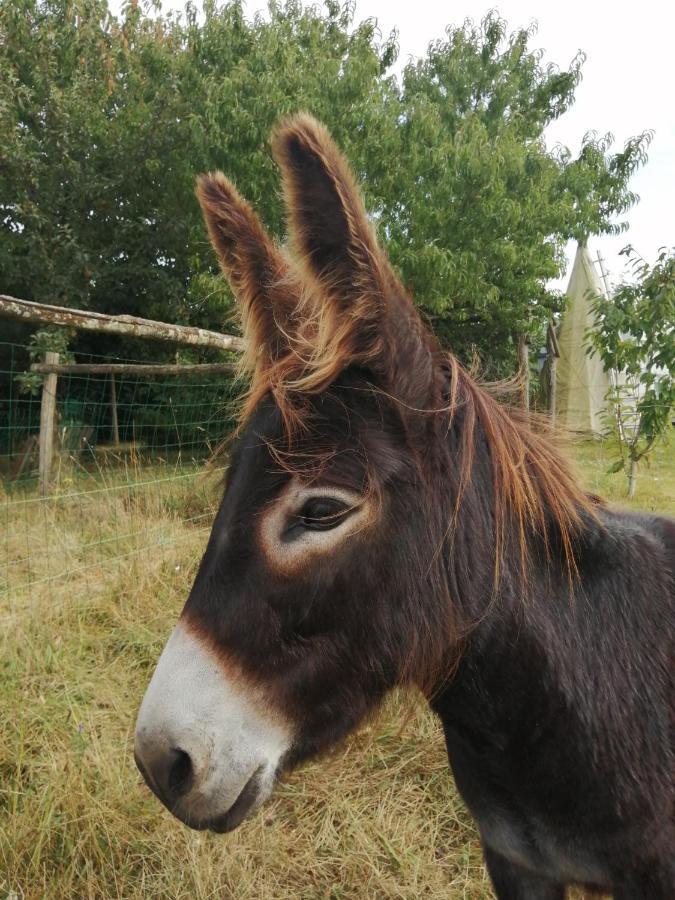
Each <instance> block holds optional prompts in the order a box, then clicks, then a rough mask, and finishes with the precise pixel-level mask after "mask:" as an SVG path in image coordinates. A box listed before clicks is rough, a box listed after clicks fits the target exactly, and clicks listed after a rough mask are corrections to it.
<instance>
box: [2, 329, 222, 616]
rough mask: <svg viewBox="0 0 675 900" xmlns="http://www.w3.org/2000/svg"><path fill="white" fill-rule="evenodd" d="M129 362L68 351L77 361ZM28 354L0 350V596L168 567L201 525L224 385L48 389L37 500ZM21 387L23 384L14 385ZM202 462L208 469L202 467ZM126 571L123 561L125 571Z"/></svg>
mask: <svg viewBox="0 0 675 900" xmlns="http://www.w3.org/2000/svg"><path fill="white" fill-rule="evenodd" d="M104 361H105V362H115V363H120V362H135V361H133V360H122V359H120V358H118V357H115V358H113V357H111V356H95V355H93V354H87V355H82V354H77V357H76V362H78V363H92V362H94V363H100V362H104ZM30 362H31V360H30V355H29V348H28V347H26V346H23V345H19V344H8V343H0V384H1V385H2V391H1V392H0V397H1V398H2V399H1V400H0V509H3V513H4V515H3V519H4V522H3V530H4V537H3V544H4V548H3V550H0V595H2V594H5V595H7V594H9V595H10V596H17V597H19V596H22V595H25V594H26V592H28V593H31V594H40V595H43V596H48V597H49V599H50V600H53V599H56V598H57V597H58V596H59V595H65V594H67V593H68V592H69V591H72V590H74V589H75V590H82V589H89V590H94V589H95V588H96V587H97V585H99V584H100V583H101V581H102V580H107V579H109V578H117V579H118V580H119V582H120V584H121V585H123V584H124V579H123V578H120V576H121V575H122V576H123V575H125V574H129V573H130V572H132V571H133V568H134V566H137V565H139V564H140V565H142V563H143V558H144V557H145V555H147V554H152V556H153V560H154V561H155V562H156V559H157V556H158V554H164V555H165V556H166V560H167V564H175V566H180V565H181V564H182V563H181V560H182V559H184V558H186V554H187V555H188V556H189V555H190V553H191V552H192V550H193V549H194V548H195V547H196V546H198V545H199V544H200V543H201V544H203V543H204V541H205V538H206V534H207V532H208V529H209V527H210V523H211V520H212V518H213V514H214V511H215V505H216V503H217V499H218V483H219V482H220V480H221V478H222V471H223V468H224V463H223V462H221V463H214V462H213V461H211V462H209V460H211V458H212V455H213V451H214V449H215V448H216V447H217V445H218V444H219V443H220V442H221V441H222V439H223V438H224V437H226V436H227V434H228V433H229V432H230V431H231V429H232V427H233V418H232V413H233V401H234V399H235V396H236V387H235V385H234V383H233V380H232V378H231V377H228V376H223V375H218V376H215V375H204V374H203V373H198V374H194V375H191V374H190V373H189V368H186V369H185V371H184V372H181V374H179V375H171V376H146V375H124V374H122V375H120V374H116V375H115V376H110V375H99V374H79V373H78V372H77V371H75V372H69V373H68V374H66V375H59V376H58V379H57V381H56V413H55V416H54V426H53V429H54V435H53V439H54V448H55V449H54V455H53V461H52V465H51V471H50V478H49V490H48V492H47V493H46V496H41V495H40V492H39V481H38V469H39V452H40V450H39V443H40V441H39V434H40V408H41V387H40V385H41V382H42V380H41V379H37V381H34V382H33V385H32V390H31V389H30V387H31V385H30V384H29V385H28V389H27V386H26V384H25V383H24V384H23V385H22V384H21V380H22V375H23V374H24V373H26V372H27V371H28V370H29V369H30ZM24 382H25V379H24ZM207 463H208V464H207ZM132 563H133V565H132Z"/></svg>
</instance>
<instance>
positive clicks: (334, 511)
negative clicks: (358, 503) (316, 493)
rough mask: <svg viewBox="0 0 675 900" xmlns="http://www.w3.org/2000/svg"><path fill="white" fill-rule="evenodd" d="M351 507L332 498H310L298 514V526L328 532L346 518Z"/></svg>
mask: <svg viewBox="0 0 675 900" xmlns="http://www.w3.org/2000/svg"><path fill="white" fill-rule="evenodd" d="M352 510H353V507H352V506H347V504H346V503H343V502H342V500H335V499H334V498H332V497H311V498H310V499H309V500H307V501H306V502H305V504H304V505H303V507H302V509H301V510H300V512H299V513H298V520H299V522H298V524H300V525H301V526H302V527H303V528H308V529H310V530H311V531H328V529H330V528H335V527H336V526H337V525H339V524H340V523H341V522H344V520H345V519H346V518H347V516H348V515H349V513H350V512H352Z"/></svg>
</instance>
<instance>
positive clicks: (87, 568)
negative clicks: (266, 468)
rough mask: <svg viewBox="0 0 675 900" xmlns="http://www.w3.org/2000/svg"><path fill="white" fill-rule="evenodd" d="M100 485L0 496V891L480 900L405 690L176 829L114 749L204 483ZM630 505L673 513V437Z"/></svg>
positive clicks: (156, 648)
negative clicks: (326, 749)
mask: <svg viewBox="0 0 675 900" xmlns="http://www.w3.org/2000/svg"><path fill="white" fill-rule="evenodd" d="M575 453H576V456H577V458H578V460H579V464H580V468H581V471H582V475H583V479H584V482H585V485H586V486H587V487H588V488H589V489H590V490H593V491H597V492H599V493H603V494H604V495H606V496H607V497H609V498H610V499H611V500H613V501H617V502H623V500H622V494H623V492H624V490H625V487H624V484H623V481H622V478H621V476H619V475H613V476H609V475H607V474H606V469H607V468H608V465H609V462H610V451H609V449H608V448H607V447H606V446H604V445H602V444H584V445H580V446H578V447H576V448H575ZM140 474H143V473H140ZM150 474H151V475H152V476H153V477H154V476H155V475H156V473H150ZM175 474H176V475H177V476H180V475H181V474H182V473H180V472H176V473H175ZM145 476H146V477H145V478H144V479H141V480H145V481H151V477H149V475H148V473H147V472H146V473H145ZM136 480H137V481H138V480H139V479H136ZM101 484H102V482H101V481H100V480H99V482H96V483H92V485H91V486H90V489H89V490H88V492H87V493H82V491H81V490H80V489H79V488H78V491H77V492H72V491H71V492H70V493H69V490H68V485H67V484H66V485H65V489H62V491H61V494H60V499H59V501H58V502H56V503H53V504H32V505H30V504H23V505H17V504H16V503H14V502H10V499H9V498H7V501H6V504H5V506H6V510H7V516H6V525H7V528H6V534H5V535H3V538H2V540H3V545H4V546H5V547H6V549H7V567H6V569H7V571H6V573H5V574H4V575H3V578H5V579H6V584H5V585H4V586H5V587H6V588H7V590H5V592H4V593H2V588H3V584H4V583H3V580H2V579H0V670H1V673H0V898H3V897H5V896H16V897H25V898H43V897H46V898H69V897H75V898H81V897H82V898H85V897H86V898H112V897H119V898H135V897H138V898H140V897H166V898H186V900H187V898H235V897H236V898H237V900H249V898H250V900H291V898H293V900H297V898H307V900H314V898H326V900H329V898H334V900H338V898H359V900H361V898H410V900H412V898H418V897H429V898H431V897H434V898H470V900H481V898H489V897H492V893H491V890H490V887H489V884H488V880H487V877H486V875H485V872H484V870H483V866H482V862H481V853H480V847H479V845H478V842H477V836H476V832H475V829H474V827H473V825H472V823H471V820H470V818H469V816H468V814H467V812H466V810H465V809H464V806H463V804H462V803H461V802H460V800H459V799H458V797H457V794H456V792H455V790H454V787H453V784H452V780H451V778H450V776H449V774H448V770H447V761H446V759H445V754H444V749H443V740H442V735H441V732H440V729H439V727H438V725H437V723H436V721H435V720H434V718H433V717H432V716H431V715H430V714H429V713H428V712H427V711H426V710H425V709H424V707H423V706H421V705H416V706H414V709H413V712H412V713H411V714H410V715H408V716H405V715H403V714H402V709H403V708H405V709H407V710H409V708H410V701H409V699H408V698H405V699H404V698H399V697H394V698H392V699H391V701H390V702H389V703H388V704H387V706H386V708H385V709H384V710H383V711H382V714H381V715H380V716H379V717H378V719H377V720H376V721H374V722H371V723H370V724H368V725H367V726H366V727H364V728H363V729H361V730H360V731H359V733H358V734H357V735H355V736H353V737H352V738H351V739H350V740H349V741H347V743H346V744H345V745H344V746H342V747H341V748H339V750H337V751H336V752H335V754H333V755H332V756H331V757H329V758H327V759H324V760H321V761H319V762H315V763H311V764H309V765H307V766H305V767H303V768H302V769H301V770H300V771H298V772H296V773H293V774H292V775H291V776H290V777H289V778H288V779H287V780H286V781H285V782H284V783H283V784H282V785H281V786H280V787H279V788H278V790H277V791H276V794H275V797H274V799H273V800H272V801H271V802H270V803H269V804H268V805H267V806H266V807H265V808H264V809H263V810H262V812H261V813H259V814H258V815H257V816H256V817H255V818H254V819H253V820H251V821H250V822H247V823H245V824H244V825H243V826H242V827H241V828H240V829H238V830H237V831H236V832H234V833H233V834H231V835H228V836H226V837H218V836H213V835H209V834H201V833H200V834H198V833H195V832H191V831H189V830H187V829H186V828H184V827H183V826H181V825H180V824H179V823H178V822H177V821H176V820H174V819H173V818H171V816H170V815H169V813H167V812H166V811H165V810H164V809H163V808H162V807H161V806H160V804H159V803H158V802H157V801H156V800H155V799H154V798H153V797H151V796H150V794H149V792H148V791H147V789H146V788H145V787H144V786H143V784H142V782H141V779H140V776H139V774H138V773H137V771H136V768H135V766H134V763H133V759H132V734H133V727H134V719H135V714H136V710H137V708H138V705H139V702H140V699H141V696H142V694H143V691H144V689H145V686H146V684H147V682H148V679H149V677H150V674H151V671H152V669H153V666H154V664H155V662H156V660H157V657H158V655H159V653H160V650H161V648H162V646H163V643H164V641H165V640H166V637H167V635H168V633H169V632H170V630H171V628H172V626H173V623H174V621H175V620H176V618H177V616H178V614H179V612H180V609H181V607H182V605H183V602H184V599H185V596H186V594H187V591H188V589H189V587H190V584H191V582H192V580H193V578H194V574H195V569H196V566H197V563H198V561H199V556H200V553H201V551H202V549H203V547H204V543H205V540H206V536H207V534H208V521H209V517H210V515H211V510H212V508H213V500H214V496H215V494H214V491H213V489H212V488H211V487H209V486H202V487H203V490H202V487H200V490H199V491H197V492H196V493H195V491H194V481H193V480H192V479H188V480H186V479H181V478H180V477H177V478H175V479H174V480H173V482H168V483H166V484H165V483H164V482H162V483H161V484H162V485H164V486H163V487H162V486H160V485H157V484H155V485H153V484H150V485H148V486H139V487H136V488H134V489H129V488H126V487H124V486H123V485H122V486H120V485H115V484H114V483H110V482H108V484H107V486H108V487H110V488H120V489H114V490H105V491H98V490H97V488H96V485H98V486H99V487H100V486H101ZM186 484H187V485H188V487H187V488H186V486H185V485H186ZM15 499H16V498H12V501H14V500H15ZM632 505H635V506H641V507H643V508H646V509H659V510H662V511H665V512H671V513H672V512H673V511H675V455H674V454H673V449H672V447H671V448H669V449H661V450H659V452H658V453H657V454H656V456H655V459H654V462H653V465H652V467H651V469H649V470H646V471H644V473H643V474H642V475H641V478H640V481H639V483H638V494H637V497H636V500H635V501H634V503H633V504H632ZM158 534H161V535H170V536H171V540H170V541H169V540H168V539H167V541H166V542H165V543H159V544H158V543H157V535H158ZM147 546H151V547H152V550H151V551H148V550H144V549H143V548H144V547H147ZM17 554H23V556H24V557H27V558H28V563H25V562H24V563H21V564H20V565H17V564H15V560H16V558H17ZM22 558H23V557H22ZM31 560H32V562H31ZM31 566H32V568H31ZM63 571H65V572H66V573H67V574H66V575H65V577H61V578H58V579H56V580H49V578H50V576H52V575H54V574H57V573H59V572H63ZM11 892H14V894H11Z"/></svg>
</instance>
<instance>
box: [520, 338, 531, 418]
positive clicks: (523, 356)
mask: <svg viewBox="0 0 675 900" xmlns="http://www.w3.org/2000/svg"><path fill="white" fill-rule="evenodd" d="M517 348H518V373H519V377H520V379H521V391H522V396H523V409H524V410H529V408H530V341H529V338H527V337H526V336H525V335H524V334H519V335H518V343H517Z"/></svg>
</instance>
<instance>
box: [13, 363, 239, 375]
mask: <svg viewBox="0 0 675 900" xmlns="http://www.w3.org/2000/svg"><path fill="white" fill-rule="evenodd" d="M236 368H237V367H236V365H234V363H192V364H191V363H186V364H185V365H181V364H174V363H168V364H167V365H163V364H161V363H157V364H155V363H60V364H58V365H55V364H54V363H46V362H44V363H33V364H32V366H31V367H30V370H31V372H37V373H38V374H39V375H219V374H221V373H225V372H234V371H236Z"/></svg>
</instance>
